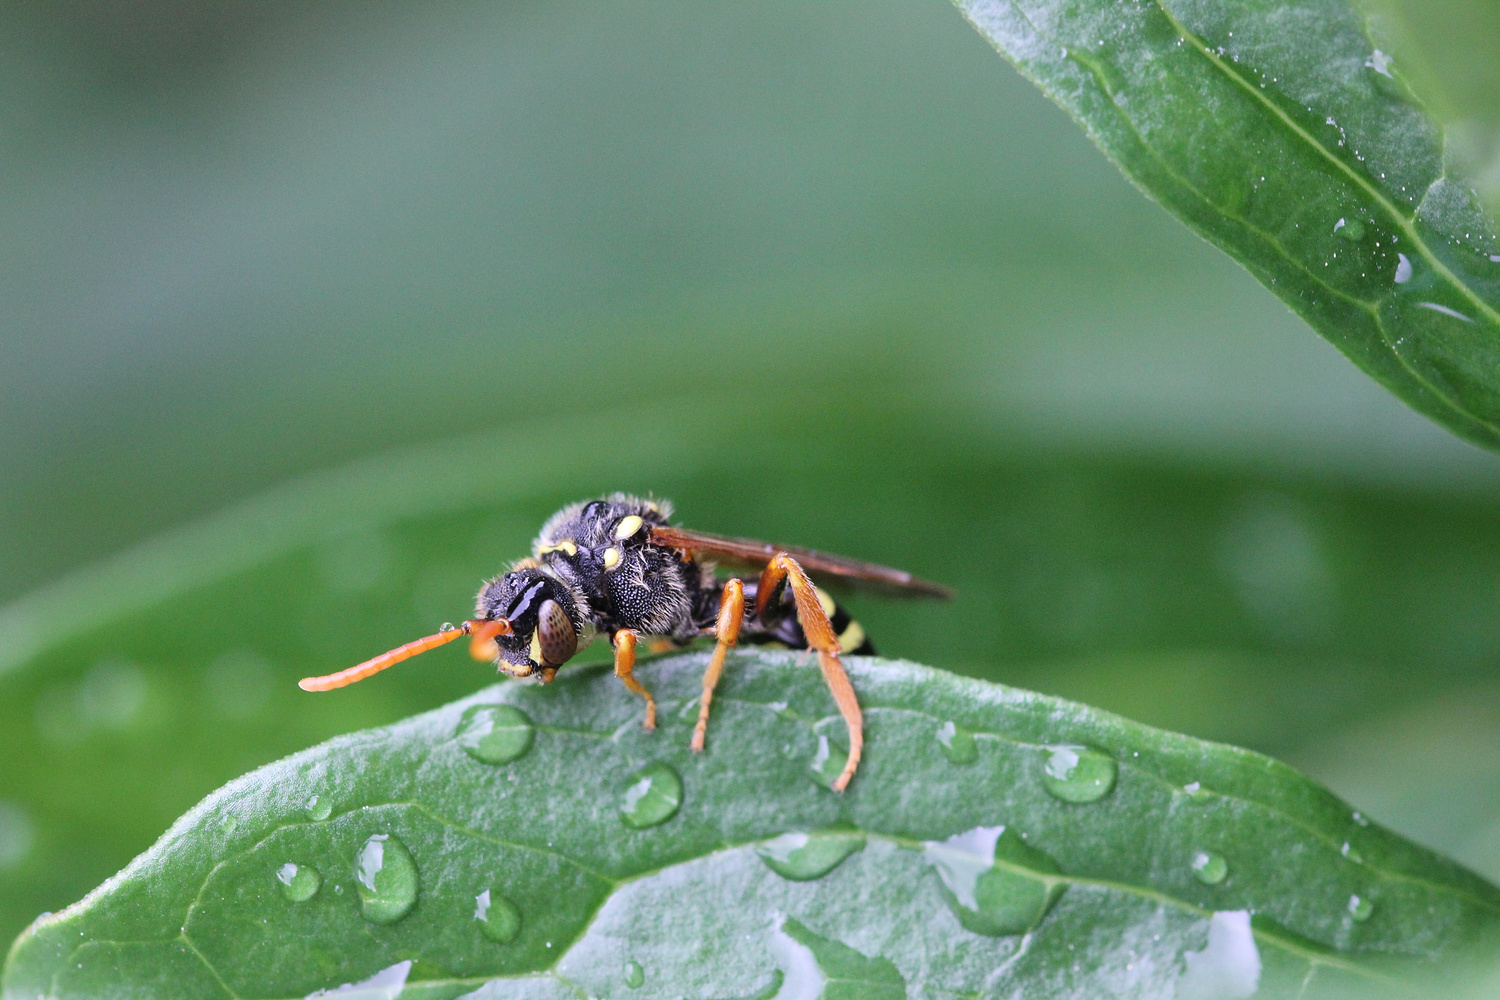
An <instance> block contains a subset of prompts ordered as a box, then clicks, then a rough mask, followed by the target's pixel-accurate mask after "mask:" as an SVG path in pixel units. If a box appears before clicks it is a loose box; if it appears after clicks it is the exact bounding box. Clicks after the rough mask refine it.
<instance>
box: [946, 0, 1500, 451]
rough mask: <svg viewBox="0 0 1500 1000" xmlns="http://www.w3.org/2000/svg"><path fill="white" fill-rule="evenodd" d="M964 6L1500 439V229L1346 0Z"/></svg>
mask: <svg viewBox="0 0 1500 1000" xmlns="http://www.w3.org/2000/svg"><path fill="white" fill-rule="evenodd" d="M959 6H960V7H961V8H962V9H963V10H964V12H965V13H966V14H967V15H968V17H969V19H970V20H971V21H972V22H973V23H974V25H975V26H976V27H977V28H978V29H979V31H980V32H981V33H982V34H983V35H984V36H985V37H986V38H988V39H989V40H990V41H991V42H992V43H993V44H994V45H995V47H996V48H997V49H999V50H1000V52H1001V53H1002V54H1004V55H1005V56H1006V57H1007V58H1009V59H1010V60H1011V61H1012V62H1014V63H1015V65H1016V66H1017V67H1018V68H1019V69H1020V70H1021V72H1022V73H1024V74H1025V75H1026V76H1028V77H1029V78H1030V79H1031V80H1032V81H1033V82H1035V83H1036V84H1037V85H1038V86H1040V87H1041V88H1042V89H1043V90H1044V91H1045V92H1046V93H1047V94H1048V95H1049V96H1050V97H1052V99H1053V100H1055V101H1056V102H1057V103H1058V104H1060V105H1061V106H1062V107H1063V108H1064V109H1066V110H1067V111H1068V113H1069V114H1071V115H1072V116H1073V117H1074V118H1075V119H1077V120H1078V122H1079V123H1080V124H1081V125H1082V126H1083V127H1084V129H1085V130H1086V131H1087V132H1088V134H1089V136H1090V138H1092V139H1093V140H1094V142H1095V143H1097V144H1098V146H1099V147H1100V148H1101V149H1102V150H1103V151H1104V152H1105V154H1106V155H1107V156H1109V157H1110V159H1112V160H1113V161H1114V162H1115V163H1116V165H1118V166H1119V167H1120V169H1121V170H1122V171H1123V172H1124V173H1125V174H1126V176H1128V177H1129V178H1130V179H1131V180H1132V181H1134V182H1135V183H1136V184H1137V185H1138V186H1139V187H1141V188H1142V189H1143V190H1144V191H1145V192H1146V193H1147V194H1149V195H1150V196H1151V197H1153V198H1155V199H1156V200H1157V201H1159V202H1160V203H1161V204H1162V205H1163V206H1164V207H1166V208H1167V210H1168V211H1170V212H1172V213H1173V214H1174V215H1176V216H1177V217H1178V218H1180V219H1181V220H1182V221H1184V222H1186V223H1187V224H1188V225H1189V226H1190V227H1192V228H1193V229H1194V230H1195V231H1196V232H1198V233H1199V234H1200V235H1202V236H1204V237H1205V238H1207V239H1208V240H1210V241H1211V242H1213V243H1214V244H1216V245H1217V246H1219V247H1221V248H1222V249H1224V250H1225V251H1227V252H1228V253H1229V254H1230V255H1231V256H1233V257H1234V258H1235V259H1236V260H1238V261H1240V262H1241V263H1242V264H1244V265H1245V267H1247V268H1248V269H1249V270H1250V272H1251V273H1252V274H1254V275H1255V276H1256V277H1257V278H1258V279H1259V280H1260V281H1261V282H1262V283H1263V284H1264V285H1265V286H1266V287H1267V288H1269V289H1270V290H1271V291H1272V292H1274V293H1275V294H1276V295H1277V296H1279V297H1280V298H1281V299H1282V301H1284V302H1285V303H1286V304H1287V305H1289V306H1290V307H1291V308H1292V309H1293V310H1294V311H1295V312H1296V313H1297V314H1298V315H1300V316H1302V317H1303V318H1304V319H1305V320H1307V322H1308V323H1310V324H1311V325H1312V326H1313V328H1314V329H1316V330H1317V331H1318V332H1319V333H1321V334H1322V335H1323V336H1325V337H1326V338H1328V339H1329V340H1330V341H1331V342H1332V343H1333V344H1335V345H1336V346H1337V347H1338V348H1339V349H1340V350H1342V351H1343V352H1344V353H1345V354H1347V355H1348V356H1349V357H1350V358H1351V359H1352V360H1353V361H1354V362H1355V363H1356V364H1358V365H1360V366H1361V367H1362V368H1364V369H1365V371H1367V372H1369V373H1370V374H1371V375H1372V376H1374V377H1375V378H1376V379H1377V380H1379V381H1380V382H1381V383H1382V384H1384V385H1385V386H1387V387H1388V388H1389V389H1391V390H1392V391H1393V392H1395V393H1396V394H1397V395H1399V396H1400V397H1402V398H1403V399H1405V400H1406V401H1407V402H1408V403H1410V404H1411V405H1412V406H1414V407H1416V408H1417V409H1418V410H1420V411H1422V412H1423V413H1425V414H1427V415H1428V416H1430V417H1432V418H1434V419H1435V420H1438V421H1439V422H1441V423H1443V424H1445V425H1447V426H1448V427H1449V428H1450V429H1452V430H1454V431H1456V432H1457V433H1459V434H1462V435H1464V436H1465V437H1468V438H1470V439H1471V440H1474V441H1477V442H1479V443H1481V444H1484V445H1486V446H1488V447H1491V448H1495V447H1500V239H1497V236H1496V229H1495V225H1494V222H1493V220H1491V219H1490V218H1488V217H1487V216H1486V214H1485V212H1484V210H1483V208H1482V207H1481V205H1480V202H1479V200H1478V198H1477V197H1476V196H1475V194H1474V192H1473V191H1472V190H1471V189H1469V188H1468V187H1466V186H1465V185H1463V184H1460V183H1457V182H1455V181H1454V180H1453V179H1452V178H1450V177H1449V175H1448V172H1447V171H1446V169H1445V165H1444V161H1443V133H1442V130H1441V128H1440V127H1439V126H1438V125H1437V124H1436V123H1435V122H1434V121H1433V119H1432V118H1431V117H1430V116H1429V114H1428V113H1427V112H1426V110H1425V109H1424V108H1423V107H1422V106H1421V105H1420V102H1419V101H1418V100H1417V98H1416V97H1415V96H1413V94H1412V91H1411V90H1410V88H1409V87H1408V85H1407V84H1406V83H1405V82H1404V80H1403V77H1402V72H1403V71H1402V63H1401V61H1400V60H1399V59H1394V58H1392V56H1391V55H1390V53H1388V52H1384V51H1381V50H1380V48H1379V45H1378V44H1377V42H1376V41H1375V40H1374V39H1372V38H1371V36H1370V33H1369V31H1368V29H1367V27H1366V24H1365V22H1364V20H1363V18H1362V16H1361V15H1360V14H1359V12H1358V11H1357V10H1356V9H1355V8H1354V7H1353V6H1352V5H1350V4H1349V3H1347V2H1345V0H1229V2H1225V0H959ZM1121 249H1122V252H1129V237H1128V234H1121Z"/></svg>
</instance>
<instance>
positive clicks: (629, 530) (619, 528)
mask: <svg viewBox="0 0 1500 1000" xmlns="http://www.w3.org/2000/svg"><path fill="white" fill-rule="evenodd" d="M645 523H646V522H645V521H642V520H641V519H640V516H639V515H636V514H631V515H630V516H629V517H622V518H620V523H619V524H617V525H615V538H617V539H619V540H620V541H622V542H623V541H624V540H625V539H627V538H629V537H631V536H632V535H634V534H635V533H636V532H637V531H640V530H641V525H643V524H645Z"/></svg>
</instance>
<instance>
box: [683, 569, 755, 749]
mask: <svg viewBox="0 0 1500 1000" xmlns="http://www.w3.org/2000/svg"><path fill="white" fill-rule="evenodd" d="M744 620H745V585H744V584H743V583H741V582H740V581H738V580H730V581H729V582H728V583H726V584H724V596H723V597H722V598H720V599H719V624H718V627H717V628H716V629H715V630H714V632H715V634H716V635H717V636H718V642H717V643H716V644H715V645H714V655H713V658H712V659H710V660H709V661H708V669H707V670H705V671H704V672H703V698H702V699H701V700H700V701H699V702H698V724H697V725H696V726H694V727H693V741H692V743H691V744H690V745H691V746H692V748H693V749H694V750H702V749H703V739H704V737H705V735H706V734H707V733H708V706H709V704H710V703H711V702H712V701H713V700H714V688H715V687H717V686H718V684H719V675H720V674H722V673H724V659H725V658H726V657H727V656H728V655H729V651H730V650H731V649H732V648H734V644H735V643H736V642H738V641H739V638H740V623H741V622H742V621H744Z"/></svg>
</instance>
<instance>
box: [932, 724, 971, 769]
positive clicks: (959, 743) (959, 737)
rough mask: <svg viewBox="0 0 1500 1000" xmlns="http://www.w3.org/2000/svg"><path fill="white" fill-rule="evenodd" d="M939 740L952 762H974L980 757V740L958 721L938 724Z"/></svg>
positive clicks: (946, 755)
mask: <svg viewBox="0 0 1500 1000" xmlns="http://www.w3.org/2000/svg"><path fill="white" fill-rule="evenodd" d="M937 741H938V746H940V747H942V749H943V756H944V757H947V758H948V760H949V762H950V763H953V764H972V763H974V762H975V761H976V760H978V759H979V741H978V740H976V739H974V734H973V733H971V732H969V731H968V730H967V729H964V728H963V727H962V726H960V725H958V724H957V723H954V722H945V723H943V724H942V725H941V726H938V731H937Z"/></svg>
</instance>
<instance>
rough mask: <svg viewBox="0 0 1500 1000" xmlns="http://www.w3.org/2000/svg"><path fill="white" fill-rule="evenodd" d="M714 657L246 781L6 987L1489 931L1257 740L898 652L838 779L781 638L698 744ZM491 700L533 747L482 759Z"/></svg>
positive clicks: (743, 676)
mask: <svg viewBox="0 0 1500 1000" xmlns="http://www.w3.org/2000/svg"><path fill="white" fill-rule="evenodd" d="M705 661H706V656H705V655H703V654H701V653H688V654H681V655H676V656H672V657H668V658H664V659H659V660H656V661H652V662H648V663H645V664H643V665H642V667H641V668H640V670H639V675H640V676H641V677H642V678H643V680H644V681H645V682H646V683H647V684H649V685H650V686H652V687H653V688H654V689H655V691H656V693H657V696H658V698H659V699H660V702H661V709H662V712H661V720H662V726H661V728H660V730H659V731H657V732H655V733H646V732H644V731H642V729H641V727H640V715H641V706H640V703H639V702H638V701H637V700H635V699H633V698H632V697H630V696H629V695H628V694H626V693H625V692H624V690H623V689H622V688H621V687H620V686H619V684H618V682H617V681H616V680H615V679H614V678H613V677H612V676H611V675H610V673H609V671H608V669H607V668H605V667H603V666H592V667H587V666H586V667H579V668H574V669H572V670H569V671H565V672H564V674H563V675H562V677H561V678H560V679H559V680H558V682H556V683H555V684H553V685H551V686H547V687H541V686H534V685H527V684H521V683H502V684H499V685H496V686H493V687H490V688H487V689H485V690H483V691H481V692H479V693H478V694H475V695H473V696H472V697H470V698H466V699H463V700H461V701H459V702H455V703H453V704H451V705H448V706H446V707H443V708H440V709H437V710H435V711H432V712H428V713H426V714H423V715H419V716H416V717H414V718H412V719H409V720H407V721H405V722H401V723H398V724H395V725H392V726H388V727H385V728H382V729H375V730H369V731H365V732H361V733H356V734H353V735H350V736H345V737H340V738H337V739H334V740H331V741H329V742H327V743H324V744H322V745H320V746H317V747H314V748H313V749H311V750H308V751H305V752H303V753H300V754H297V755H295V756H293V757H290V758H287V759H285V760H282V761H279V762H277V763H274V764H271V765H268V766H266V767H263V768H261V769H260V770H258V771H255V772H252V773H251V774H249V775H247V776H245V777H243V778H240V779H238V780H236V781H234V782H232V783H230V784H229V785H228V786H226V787H225V788H223V789H221V790H220V791H218V792H216V793H214V794H213V795H211V796H209V797H208V798H207V799H206V800H204V801H203V802H202V803H201V804H200V805H198V806H197V807H196V808H194V809H193V810H192V811H191V812H189V813H188V814H187V815H186V816H184V817H183V818H182V819H181V820H180V821H178V823H177V824H175V825H174V826H173V827H172V829H171V830H169V831H168V832H167V834H166V835H164V837H163V838H162V839H161V840H160V841H159V842H158V843H157V844H156V846H154V847H153V848H152V849H151V850H150V851H148V852H147V853H146V854H144V855H142V856H141V857H140V858H138V859H137V860H136V861H135V862H134V863H132V864H131V865H130V866H129V867H128V868H127V869H126V870H125V871H124V872H122V873H121V874H120V875H119V876H117V877H115V878H114V879H112V880H110V881H109V882H107V883H105V885H104V886H102V887H101V888H100V889H98V890H96V891H95V892H94V893H93V894H91V895H90V896H89V897H87V898H86V899H85V900H84V901H82V902H81V903H79V904H77V905H75V906H74V907H71V908H70V909H68V910H66V911H63V912H62V913H59V914H57V915H54V916H50V917H45V918H43V919H41V920H39V921H38V922H37V923H36V924H35V925H33V927H32V928H31V929H30V930H29V931H28V932H27V933H26V934H24V935H23V936H22V937H21V938H20V939H18V941H17V942H16V944H15V946H14V947H13V949H12V952H11V955H10V959H9V961H8V963H7V967H6V972H5V979H4V997H5V1000H20V998H22V997H27V998H29V997H34V996H38V995H47V996H53V997H75V996H79V997H81V996H96V995H101V994H103V993H108V994H109V995H111V996H152V997H162V998H168V997H174V996H184V997H187V996H192V997H246V998H249V997H257V998H261V997H264V998H272V997H300V996H307V995H310V994H313V993H315V992H316V991H319V990H328V989H337V988H338V987H341V986H345V985H349V986H351V987H352V986H354V985H357V984H364V986H363V988H364V989H365V991H366V993H367V995H389V996H394V995H396V994H395V992H393V991H399V990H400V989H401V988H402V987H403V985H404V989H405V992H403V993H401V994H400V995H402V996H406V997H445V998H446V997H455V996H459V995H467V994H472V995H474V996H477V997H515V996H522V997H546V998H551V997H589V996H598V997H606V996H607V997H619V996H641V997H683V996H688V997H702V998H730V997H734V998H744V997H771V996H783V997H791V996H806V997H816V996H823V997H828V998H835V997H852V996H880V997H899V996H908V997H953V996H968V995H1011V994H1013V993H1017V992H1022V993H1024V995H1027V996H1046V997H1052V996H1058V997H1061V996H1139V997H1160V996H1170V995H1173V991H1174V990H1175V991H1176V995H1178V996H1180V997H1188V996H1193V995H1198V993H1195V991H1201V990H1203V989H1208V988H1209V987H1212V988H1213V989H1216V990H1219V993H1217V994H1215V995H1248V994H1244V993H1240V994H1235V993H1234V992H1233V991H1234V989H1236V988H1243V987H1244V986H1245V984H1247V983H1248V984H1250V985H1251V987H1253V988H1258V989H1259V990H1260V991H1261V992H1260V993H1259V994H1258V995H1260V996H1269V997H1276V996H1299V995H1321V991H1323V990H1325V989H1334V988H1345V987H1347V988H1348V989H1351V990H1353V991H1354V992H1356V993H1358V994H1359V995H1364V996H1378V995H1381V994H1382V993H1384V992H1386V991H1387V990H1388V989H1391V988H1394V986H1395V984H1398V983H1400V982H1401V980H1402V979H1403V978H1405V977H1407V976H1410V975H1413V974H1415V973H1416V971H1420V970H1423V969H1429V970H1430V969H1432V968H1438V969H1442V968H1444V967H1445V966H1447V965H1449V964H1452V961H1453V960H1454V958H1455V956H1457V955H1458V954H1459V953H1460V952H1461V951H1463V950H1464V949H1465V948H1467V947H1469V946H1472V945H1474V944H1476V943H1478V942H1480V941H1482V940H1483V939H1485V938H1486V936H1487V935H1489V934H1490V933H1492V932H1493V931H1494V930H1495V929H1496V927H1497V925H1500V891H1497V890H1496V889H1495V888H1493V887H1492V886H1490V885H1489V884H1488V883H1486V882H1484V881H1483V880H1482V879H1480V878H1478V877H1477V876H1475V875H1472V874H1470V873H1468V872H1466V871H1464V870H1463V869H1461V868H1459V867H1458V866H1457V865H1454V864H1453V863H1451V862H1448V861H1446V860H1444V859H1442V858H1440V857H1438V856H1436V855H1434V854H1432V853H1431V852H1429V851H1426V850H1424V849H1422V848H1419V847H1416V846H1414V845H1412V844H1410V843H1408V842H1406V841H1403V840H1401V839H1400V838H1399V837H1396V836H1395V835H1393V834H1390V833H1388V832H1386V831H1385V830H1383V829H1381V828H1380V827H1378V826H1376V825H1373V824H1370V823H1369V822H1368V821H1366V820H1364V819H1362V818H1361V817H1360V816H1358V815H1357V814H1355V813H1353V812H1352V811H1351V810H1350V809H1349V808H1348V807H1347V806H1346V805H1344V804H1343V803H1342V802H1340V801H1339V800H1338V799H1336V798H1335V797H1334V796H1332V795H1331V794H1329V793H1327V792H1325V791H1323V790H1322V789H1320V788H1318V787H1317V786H1316V785H1314V784H1312V783H1311V782H1309V781H1307V780H1306V779H1304V778H1302V777H1301V776H1299V775H1298V774H1296V773H1295V772H1293V771H1291V770H1290V769H1289V768H1286V767H1285V766H1283V765H1280V764H1277V763H1276V762H1274V761H1272V760H1270V759H1268V758H1265V757H1262V756H1260V755H1257V754H1254V753H1251V752H1248V751H1244V750H1239V749H1235V748H1232V747H1227V746H1223V745H1219V744H1212V743H1206V742H1202V741H1199V740H1195V739H1191V738H1188V737H1184V736H1177V735H1172V734H1169V733H1165V732H1162V731H1159V730H1154V729H1151V728H1148V727H1145V726H1141V725H1139V724H1136V723H1132V722H1129V721H1126V720H1123V719H1121V718H1118V717H1116V716H1112V715H1109V714H1107V713H1103V712H1099V711H1097V710H1093V709H1089V708H1086V707H1083V706H1080V705H1076V704H1073V703H1069V702H1066V701H1062V700H1059V699H1055V698H1050V697H1045V696H1042V695H1036V694H1030V693H1026V692H1022V691H1017V690H1013V689H1009V688H1005V687H1000V686H998V685H993V684H988V683H985V682H981V681H974V680H968V679H964V678H959V677H956V676H953V675H950V674H946V673H943V672H940V671H935V670H932V669H930V668H926V667H920V666H916V665H913V664H910V663H904V662H899V661H881V660H874V659H868V660H867V659H860V658H856V659H855V660H854V662H853V664H852V674H853V678H854V682H855V685H856V687H857V689H858V690H859V691H860V694H861V698H862V700H863V702H864V704H865V706H866V712H867V724H868V734H869V744H868V747H867V755H866V758H865V761H864V763H863V764H862V766H861V769H860V772H859V774H858V776H857V778H856V780H855V782H854V784H853V786H852V787H851V789H850V791H849V792H848V793H846V794H844V795H837V794H835V793H833V792H831V791H829V790H828V789H827V788H826V787H825V786H824V784H823V783H822V780H821V776H820V775H821V772H822V771H823V770H826V767H822V766H820V765H823V764H825V762H826V760H827V758H828V757H829V756H830V755H833V756H834V757H835V758H836V757H837V756H838V754H840V753H841V752H842V750H841V746H840V740H841V738H842V735H843V730H842V727H841V723H840V721H839V719H838V717H837V714H836V712H835V709H834V706H833V703H832V701H831V699H830V697H829V695H828V694H827V692H826V690H825V689H824V687H823V685H822V681H821V678H820V676H819V674H818V672H817V670H816V669H815V668H814V667H812V666H811V665H808V664H805V663H802V662H799V658H798V657H797V656H796V655H794V654H790V653H778V652H773V651H753V650H742V651H739V652H737V653H736V654H735V655H734V658H733V660H732V661H731V668H730V670H729V671H728V673H727V674H726V678H725V683H724V685H723V686H722V688H721V695H720V696H719V697H716V699H715V702H714V709H715V714H714V718H713V724H712V727H711V729H710V733H709V748H708V752H706V753H704V754H701V755H694V754H692V753H690V752H689V751H688V749H687V742H688V734H689V733H690V731H691V727H692V723H693V720H694V719H695V717H696V696H697V693H698V688H699V678H700V674H701V670H702V668H703V666H704V664H705ZM476 706H508V708H507V709H506V710H505V711H501V712H493V713H492V714H493V716H494V718H497V719H500V720H502V721H503V722H504V723H505V725H506V731H505V735H506V740H507V742H508V744H509V745H512V746H521V745H525V746H526V752H525V753H524V754H523V755H522V756H520V757H514V758H512V757H511V756H510V755H508V754H507V755H503V756H504V757H505V759H506V762H504V763H490V762H487V760H486V758H488V759H489V760H493V759H496V755H494V754H488V753H486V752H484V747H483V746H482V745H480V744H481V741H478V740H476V739H475V738H474V733H475V729H476V721H475V720H476V718H479V717H480V716H482V715H483V714H484V712H486V711H487V710H486V709H483V708H476ZM514 710H518V711H520V712H522V713H524V714H525V717H526V718H527V719H529V720H530V722H531V725H532V726H533V727H534V733H533V738H532V739H531V741H530V742H529V744H527V743H526V741H524V740H522V741H517V740H515V739H514V738H513V737H514V734H515V727H516V725H517V720H518V716H516V714H515V711H514ZM643 775H651V776H652V783H653V785H670V786H672V787H670V788H668V789H667V790H666V792H663V793H662V795H661V796H659V797H660V798H663V800H664V801H666V803H667V804H666V806H664V807H662V808H659V809H655V811H654V813H653V818H655V819H656V820H657V821H656V822H655V823H654V824H653V825H646V824H643V823H635V824H632V823H630V822H626V819H627V817H629V816H631V815H634V816H636V817H639V815H640V813H641V802H642V800H643V799H644V798H648V797H650V796H653V795H657V793H658V790H659V789H658V790H653V789H643V788H642V787H641V782H642V776H643ZM664 775H666V776H667V777H663V776H664ZM671 776H675V777H676V778H678V779H680V790H679V789H678V788H677V787H676V786H675V784H674V783H673V782H672V781H671V780H670V777H671ZM668 793H670V794H668ZM653 808H654V807H653ZM1205 856H1210V857H1212V858H1214V859H1217V860H1216V861H1215V862H1214V863H1213V864H1208V865H1205V864H1204V862H1203V858H1204V857H1205ZM309 872H311V873H312V874H311V875H310V874H309ZM413 873H414V874H415V877H414V878H413V877H412V874H413ZM1251 913H1253V914H1254V919H1253V922H1252V919H1251V916H1250V914H1251ZM971 928H978V929H977V930H975V929H971ZM1204 984H1208V985H1207V986H1205V985H1204ZM1214 984H1218V985H1217V986H1215V985H1214ZM1225 984H1228V986H1225ZM1235 984H1239V986H1236V985H1235ZM1224 989H1229V990H1230V992H1229V993H1228V994H1226V993H1224V992H1223V990H1224ZM380 991H384V992H380ZM1304 991H1310V992H1304ZM1202 995H1209V994H1202Z"/></svg>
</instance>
